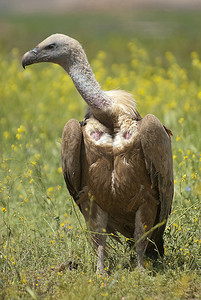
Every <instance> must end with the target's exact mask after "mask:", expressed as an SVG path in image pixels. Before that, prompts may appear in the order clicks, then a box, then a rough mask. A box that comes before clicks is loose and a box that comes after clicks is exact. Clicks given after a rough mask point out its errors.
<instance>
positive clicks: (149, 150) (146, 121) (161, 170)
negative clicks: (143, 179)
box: [139, 114, 174, 222]
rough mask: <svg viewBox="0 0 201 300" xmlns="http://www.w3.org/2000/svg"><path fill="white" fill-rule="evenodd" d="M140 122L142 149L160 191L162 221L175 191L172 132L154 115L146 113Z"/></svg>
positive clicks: (160, 220) (149, 170) (160, 217)
mask: <svg viewBox="0 0 201 300" xmlns="http://www.w3.org/2000/svg"><path fill="white" fill-rule="evenodd" d="M140 122H141V124H140V130H139V131H140V140H141V145H142V150H143V153H144V157H145V163H146V168H147V171H148V173H149V175H150V178H151V183H152V186H153V187H157V188H158V191H159V200H160V204H161V205H160V213H159V222H162V221H164V219H166V220H167V218H168V215H169V213H170V211H171V206H172V198H173V193H174V181H173V160H172V150H171V137H170V136H171V135H172V134H171V131H170V130H167V129H166V128H165V127H164V126H163V125H162V124H161V122H160V121H159V120H158V119H157V118H156V117H155V116H154V115H151V114H149V115H146V116H145V117H144V118H143V119H142V120H141V121H140Z"/></svg>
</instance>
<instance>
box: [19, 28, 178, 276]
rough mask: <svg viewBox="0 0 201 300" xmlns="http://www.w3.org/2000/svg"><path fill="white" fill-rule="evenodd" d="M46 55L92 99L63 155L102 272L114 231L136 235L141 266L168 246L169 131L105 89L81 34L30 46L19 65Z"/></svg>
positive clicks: (73, 123)
mask: <svg viewBox="0 0 201 300" xmlns="http://www.w3.org/2000/svg"><path fill="white" fill-rule="evenodd" d="M46 61H48V62H53V63H57V64H59V65H61V66H62V67H63V68H64V69H65V70H66V72H67V73H68V74H69V75H70V76H71V78H72V80H73V82H74V84H75V87H76V88H77V90H78V91H79V93H80V94H81V96H82V97H83V99H84V100H85V101H86V103H87V104H88V111H87V113H86V115H85V118H84V120H83V121H82V122H81V123H79V122H78V121H77V120H75V119H72V120H70V121H68V122H67V123H66V125H65V127H64V130H63V136H62V145H61V153H62V170H63V175H64V179H65V181H66V185H67V188H68V190H69V193H70V194H71V196H72V197H73V198H74V200H75V202H76V203H77V204H78V205H79V208H80V210H81V212H82V214H83V215H84V218H85V220H86V223H87V226H88V227H89V229H90V230H91V232H92V233H91V236H92V240H93V243H94V246H95V247H96V248H97V253H98V263H97V270H98V271H103V270H104V253H105V245H106V238H107V234H110V233H113V234H116V233H117V232H120V233H121V234H123V235H124V236H126V237H128V238H132V239H133V238H134V241H135V244H136V253H137V265H138V266H143V256H144V254H145V253H146V254H147V255H148V256H151V257H153V258H156V257H157V254H158V252H159V253H160V255H163V252H164V250H163V232H164V229H165V225H166V222H167V218H168V215H169V213H170V210H171V204H172V198H173V165H172V152H171V137H170V136H171V132H170V130H168V129H166V128H165V127H164V126H163V125H162V124H161V122H160V121H159V120H158V119H157V118H156V117H155V116H153V115H147V116H145V117H144V118H142V117H141V116H140V114H139V113H138V112H137V109H136V105H135V102H134V100H133V98H132V96H131V95H130V94H128V93H126V92H124V91H118V90H117V91H110V92H103V91H102V90H101V88H100V85H99V84H98V82H97V81H96V79H95V77H94V74H93V72H92V70H91V67H90V65H89V63H88V61H87V58H86V55H85V53H84V50H83V49H82V47H81V45H80V44H79V43H78V42H77V41H76V40H74V39H72V38H70V37H68V36H65V35H61V34H55V35H52V36H50V37H48V38H47V39H46V40H44V41H43V42H42V43H40V44H39V45H38V46H37V47H36V48H34V49H33V50H31V51H29V52H27V53H26V54H25V55H24V56H23V59H22V65H23V67H25V66H26V65H30V64H33V63H38V62H46ZM159 223H162V226H158V227H157V226H156V227H157V228H156V229H155V230H151V229H152V228H153V227H154V226H155V225H157V224H159ZM145 232H148V234H147V236H144V237H143V238H142V236H143V234H144V233H145ZM147 237H148V238H149V239H151V240H152V241H153V242H150V241H149V240H148V239H147Z"/></svg>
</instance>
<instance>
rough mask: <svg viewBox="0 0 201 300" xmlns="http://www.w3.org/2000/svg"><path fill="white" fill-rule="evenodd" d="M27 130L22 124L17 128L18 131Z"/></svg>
mask: <svg viewBox="0 0 201 300" xmlns="http://www.w3.org/2000/svg"><path fill="white" fill-rule="evenodd" d="M24 131H25V128H24V126H22V125H20V127H19V128H18V129H17V132H18V133H22V132H24Z"/></svg>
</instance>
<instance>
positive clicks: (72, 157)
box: [61, 119, 82, 201]
mask: <svg viewBox="0 0 201 300" xmlns="http://www.w3.org/2000/svg"><path fill="white" fill-rule="evenodd" d="M81 144H82V129H81V126H80V123H79V122H78V121H77V120H75V119H71V120H69V121H68V122H67V123H66V125H65V127H64V129H63V134H62V142H61V157H62V171H63V176H64V179H65V182H66V186H67V188H68V191H69V193H70V195H71V196H72V197H73V198H74V200H75V201H76V200H78V193H79V191H80V181H81V164H80V152H81Z"/></svg>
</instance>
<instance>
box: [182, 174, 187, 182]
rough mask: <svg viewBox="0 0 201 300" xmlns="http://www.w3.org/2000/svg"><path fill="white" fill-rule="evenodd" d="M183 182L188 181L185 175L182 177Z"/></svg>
mask: <svg viewBox="0 0 201 300" xmlns="http://www.w3.org/2000/svg"><path fill="white" fill-rule="evenodd" d="M182 181H183V182H185V181H186V174H184V175H183V177H182Z"/></svg>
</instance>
